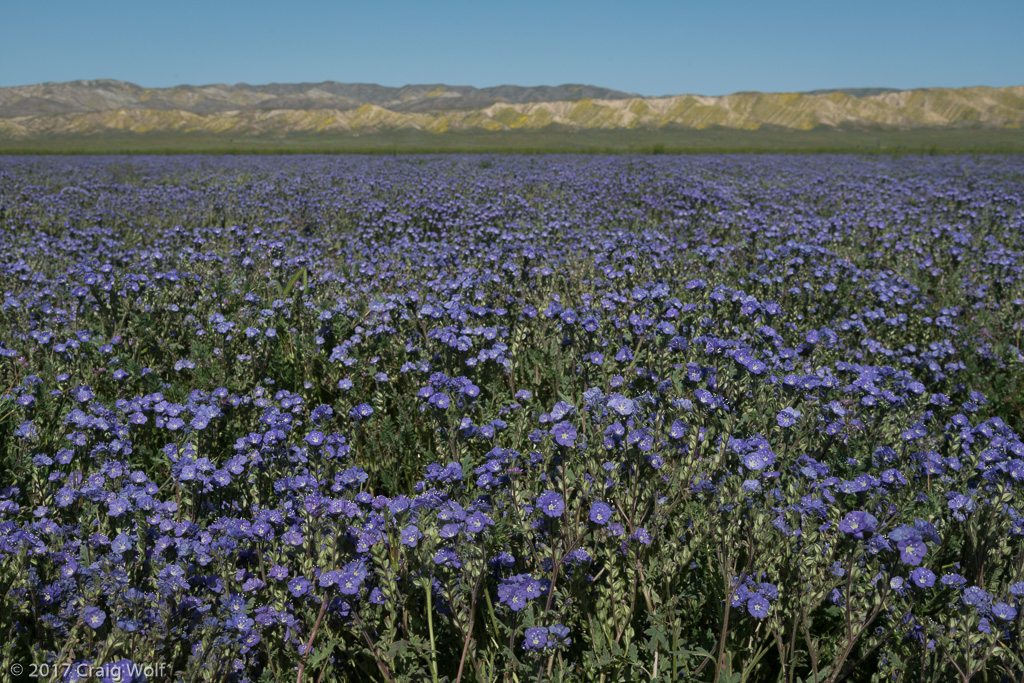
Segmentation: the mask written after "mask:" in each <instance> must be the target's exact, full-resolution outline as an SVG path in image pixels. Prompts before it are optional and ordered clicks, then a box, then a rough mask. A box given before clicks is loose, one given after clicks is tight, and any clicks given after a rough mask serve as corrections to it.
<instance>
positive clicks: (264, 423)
mask: <svg viewBox="0 0 1024 683" xmlns="http://www.w3.org/2000/svg"><path fill="white" fill-rule="evenodd" d="M0 278H2V282H3V286H2V288H0V290H2V295H0V325H2V327H0V471H2V472H3V479H2V481H0V588H2V591H0V594H2V595H3V597H2V598H0V613H2V614H4V615H5V617H4V619H5V623H2V624H0V626H3V628H4V634H5V636H6V638H5V640H4V641H3V643H2V645H0V647H2V648H3V655H4V656H3V659H4V661H5V662H25V663H26V665H27V663H28V662H33V663H35V665H37V666H40V665H43V664H46V665H48V666H50V667H57V669H58V670H66V669H68V668H69V667H70V665H71V664H73V663H74V664H82V663H85V664H88V665H90V666H91V665H95V666H100V665H105V666H106V669H105V671H114V669H115V668H117V667H121V668H123V669H124V670H125V671H128V672H129V673H128V674H126V676H125V678H124V679H125V680H131V679H133V678H135V676H134V674H132V673H131V671H134V670H135V669H136V668H137V667H136V666H135V665H134V664H132V663H133V662H149V663H156V662H162V663H166V664H167V665H168V666H169V667H170V669H169V670H172V671H173V672H174V673H173V676H172V677H173V678H175V679H179V680H200V679H204V680H205V679H210V680H231V681H239V682H241V681H258V680H295V678H296V677H298V678H299V679H300V680H325V681H326V680H339V681H341V680H371V679H372V680H384V681H398V680H428V679H430V680H433V681H438V680H440V679H441V678H445V677H446V678H447V680H453V681H456V680H471V679H472V680H479V681H494V680H499V679H501V680H505V677H506V676H511V675H512V674H513V673H514V675H515V676H516V677H517V678H518V679H519V680H526V679H530V680H538V679H546V678H548V677H550V678H552V679H557V680H599V679H603V680H666V681H675V680H716V678H717V679H721V678H722V676H723V675H725V676H727V677H728V678H729V680H733V679H736V680H739V679H740V678H743V679H744V680H750V681H753V680H772V681H775V680H780V679H781V680H798V679H800V680H815V679H816V678H818V675H819V673H821V672H828V673H826V674H822V679H824V677H825V676H831V677H832V678H831V679H830V680H846V679H847V678H848V677H849V676H854V675H856V676H859V677H861V678H860V679H862V680H868V679H870V678H872V677H873V679H874V680H883V679H885V680H890V679H892V680H896V679H900V678H901V677H902V678H904V679H905V678H907V675H908V673H909V674H913V675H914V676H918V675H920V673H921V672H922V671H926V672H928V675H929V678H930V679H933V680H946V679H950V680H952V679H953V678H955V677H960V679H961V680H971V679H972V677H977V676H979V675H980V674H981V673H982V672H984V675H985V676H987V677H988V678H991V679H992V680H997V679H999V678H1000V677H1001V676H1005V677H1006V678H1007V679H1012V680H1019V679H1020V677H1021V676H1022V675H1024V651H1022V649H1021V647H1020V643H1021V642H1022V635H1024V634H1022V628H1021V627H1022V624H1021V619H1022V617H1021V613H1022V611H1024V610H1022V606H1024V573H1022V572H1024V441H1022V439H1021V434H1022V429H1024V413H1022V412H1021V404H1020V396H1021V394H1022V392H1024V355H1022V352H1021V348H1020V345H1021V332H1022V329H1024V164H1022V162H1021V160H1019V159H1007V158H997V157H990V158H980V159H966V158H955V159H954V158H949V159H927V160H926V159H901V160H896V159H893V160H882V159H858V158H850V157H820V158H819V157H816V158H785V159H783V158H758V159H752V158H744V157H692V158H664V157H650V158H645V157H635V158H625V157H622V158H606V157H587V158H584V157H544V158H530V157H521V158H501V157H445V158H434V157H416V158H413V157H408V158H383V157H382V158H372V159H371V158H359V157H350V158H343V159H335V158H320V157H295V158H287V159H270V158H230V159H228V158H214V157H211V158H201V159H200V158H184V157H183V158H143V157H140V158H132V159H114V158H88V157H83V158H78V159H58V158H52V159H38V158H28V157H25V158H2V159H0ZM71 668H72V669H73V667H71ZM118 670H121V669H118ZM854 672H856V674H854ZM68 680H71V679H70V678H69V679H68ZM140 680H141V679H140Z"/></svg>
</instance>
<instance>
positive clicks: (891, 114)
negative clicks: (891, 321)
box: [0, 79, 1024, 140]
mask: <svg viewBox="0 0 1024 683" xmlns="http://www.w3.org/2000/svg"><path fill="white" fill-rule="evenodd" d="M1022 125H1024V86H1013V87H1005V88H989V87H971V88H923V89H917V90H894V89H891V88H840V89H833V90H814V91H811V92H807V93H759V92H744V93H735V94H732V95H724V96H718V97H709V96H702V95H675V96H667V97H641V96H639V95H636V94H632V93H626V92H621V91H618V90H611V89H608V88H600V87H596V86H591V85H576V84H568V85H558V86H535V87H523V86H515V85H502V86H496V87H491V88H474V87H471V86H449V85H443V84H428V85H407V86H403V87H400V88H394V87H385V86H380V85H374V84H367V83H337V82H334V81H324V82H322V83H293V84H287V83H273V84H269V85H256V86H253V85H247V84H245V83H238V84H235V85H223V84H217V85H203V86H192V85H180V86H175V87H171V88H145V87H143V86H140V85H136V84H134V83H128V82H125V81H117V80H109V79H104V80H89V81H73V82H69V83H41V84H38V85H29V86H18V87H8V88H0V138H2V139H7V140H19V139H20V140H31V139H41V138H49V137H54V136H63V137H67V136H72V137H82V136H89V137H93V136H101V135H104V134H122V135H123V134H130V133H139V134H143V133H182V134H187V133H205V134H212V135H224V136H230V137H237V136H242V137H247V136H261V137H266V136H270V137H284V136H290V135H295V134H307V133H312V134H318V133H332V134H335V135H352V134H365V133H375V132H387V131H402V130H406V131H426V132H430V133H444V132H449V131H477V132H486V131H503V130H526V131H529V130H541V129H548V130H553V131H581V130H621V129H647V130H672V129H691V130H692V129H697V130H701V129H707V128H720V129H736V130H758V129H762V128H765V129H780V130H785V129H789V130H813V129H820V128H825V129H835V130H841V129H849V128H855V129H886V130H911V129H944V128H990V129H1003V130H1005V129H1010V130H1017V129H1021V127H1022Z"/></svg>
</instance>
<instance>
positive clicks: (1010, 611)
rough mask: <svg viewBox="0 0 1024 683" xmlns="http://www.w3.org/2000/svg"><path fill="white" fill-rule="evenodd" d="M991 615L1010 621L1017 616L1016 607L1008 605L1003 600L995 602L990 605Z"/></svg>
mask: <svg viewBox="0 0 1024 683" xmlns="http://www.w3.org/2000/svg"><path fill="white" fill-rule="evenodd" d="M992 616H994V617H995V618H996V619H1002V620H1003V621H1010V620H1011V619H1013V618H1014V617H1015V616H1017V609H1016V608H1015V607H1014V606H1013V605H1008V604H1007V603H1005V602H997V603H996V604H994V605H992Z"/></svg>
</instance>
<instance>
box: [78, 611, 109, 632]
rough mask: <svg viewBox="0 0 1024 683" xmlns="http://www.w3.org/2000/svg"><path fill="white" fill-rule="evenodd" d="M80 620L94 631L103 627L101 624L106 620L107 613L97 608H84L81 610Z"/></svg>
mask: <svg viewBox="0 0 1024 683" xmlns="http://www.w3.org/2000/svg"><path fill="white" fill-rule="evenodd" d="M82 619H84V620H85V623H86V624H88V625H89V627H90V628H91V629H93V630H94V631H95V630H97V629H99V627H100V626H103V622H104V621H106V620H107V613H106V612H104V611H103V610H101V609H100V608H99V607H86V608H85V609H84V610H82Z"/></svg>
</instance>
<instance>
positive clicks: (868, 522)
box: [839, 510, 878, 539]
mask: <svg viewBox="0 0 1024 683" xmlns="http://www.w3.org/2000/svg"><path fill="white" fill-rule="evenodd" d="M877 526H878V520H877V519H876V518H875V516H874V515H872V514H871V513H870V512H864V511H862V510H857V511H854V512H848V513H846V516H845V517H843V520H842V521H841V522H839V530H840V531H842V532H844V533H847V534H850V535H852V536H853V537H854V538H857V539H861V538H864V536H865V535H867V536H870V535H871V534H873V533H874V531H875V529H876V528H877Z"/></svg>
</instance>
